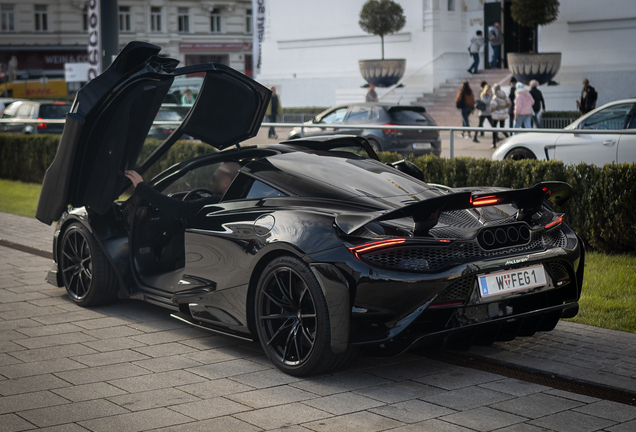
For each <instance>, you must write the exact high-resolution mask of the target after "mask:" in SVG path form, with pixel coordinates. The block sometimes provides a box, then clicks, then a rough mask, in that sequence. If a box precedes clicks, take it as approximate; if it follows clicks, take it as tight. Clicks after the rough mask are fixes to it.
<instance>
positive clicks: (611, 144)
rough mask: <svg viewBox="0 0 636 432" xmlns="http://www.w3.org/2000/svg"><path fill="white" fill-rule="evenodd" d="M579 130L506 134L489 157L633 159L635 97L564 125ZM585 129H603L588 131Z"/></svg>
mask: <svg viewBox="0 0 636 432" xmlns="http://www.w3.org/2000/svg"><path fill="white" fill-rule="evenodd" d="M565 129H566V130H580V133H578V132H577V133H532V132H530V133H520V134H517V135H513V136H511V137H509V138H506V139H505V140H504V141H502V142H501V144H500V146H499V148H498V149H497V150H496V151H495V152H494V153H493V154H492V158H493V159H498V160H503V159H515V160H517V159H540V160H553V159H556V160H561V161H563V162H565V163H572V164H578V163H581V162H585V163H588V164H593V165H599V166H602V165H605V164H607V163H613V162H616V163H624V162H630V163H631V162H636V135H630V134H623V133H621V130H625V129H631V130H633V131H636V98H634V99H624V100H618V101H614V102H610V103H607V104H605V105H603V106H601V107H599V108H596V109H595V110H592V111H590V112H589V113H587V114H585V115H584V116H582V117H580V118H578V119H577V120H575V121H574V122H573V123H572V124H570V125H569V126H568V127H566V128H565ZM586 130H607V132H608V133H607V134H588V133H586V132H585V131H586Z"/></svg>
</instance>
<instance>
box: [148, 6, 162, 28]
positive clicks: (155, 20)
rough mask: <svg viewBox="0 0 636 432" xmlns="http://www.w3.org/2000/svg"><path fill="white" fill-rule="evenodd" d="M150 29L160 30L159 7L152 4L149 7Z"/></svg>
mask: <svg viewBox="0 0 636 432" xmlns="http://www.w3.org/2000/svg"><path fill="white" fill-rule="evenodd" d="M150 31H151V32H160V31H161V8H160V7H156V6H152V7H151V8H150Z"/></svg>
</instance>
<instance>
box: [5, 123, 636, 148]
mask: <svg viewBox="0 0 636 432" xmlns="http://www.w3.org/2000/svg"><path fill="white" fill-rule="evenodd" d="M293 115H303V116H304V115H307V114H293ZM279 117H280V116H279ZM312 118H313V116H312ZM544 120H548V119H544ZM549 120H554V119H549ZM559 120H571V119H559ZM64 122H65V120H45V119H33V120H28V119H19V120H17V119H0V125H1V124H3V123H14V124H15V123H22V124H25V123H57V124H60V123H64ZM153 124H154V125H175V122H174V121H155V122H153ZM270 126H274V127H280V128H299V129H300V132H301V136H305V129H306V128H308V127H311V128H321V129H327V128H333V129H335V130H336V131H337V130H338V129H339V128H345V127H346V129H347V130H354V129H360V130H364V129H386V125H379V124H366V125H364V124H359V125H350V124H347V125H343V124H342V123H317V124H311V126H308V125H305V124H303V123H291V122H290V123H287V122H285V123H270V122H263V123H261V127H270ZM391 129H393V130H435V131H438V132H439V131H449V132H450V143H449V144H450V157H454V156H455V132H481V131H483V132H509V133H512V134H516V133H550V134H555V133H557V134H582V133H584V134H586V135H601V134H602V135H636V129H622V130H619V129H614V130H606V129H603V130H595V129H572V130H567V129H561V128H559V129H550V128H548V127H545V123H544V127H543V128H541V129H522V128H492V127H481V128H480V127H463V126H397V125H391Z"/></svg>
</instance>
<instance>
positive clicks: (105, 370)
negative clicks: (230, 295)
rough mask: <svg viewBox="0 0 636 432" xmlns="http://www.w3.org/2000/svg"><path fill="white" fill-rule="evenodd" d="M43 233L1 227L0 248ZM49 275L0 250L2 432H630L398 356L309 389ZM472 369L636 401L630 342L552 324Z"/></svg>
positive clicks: (247, 355)
mask: <svg viewBox="0 0 636 432" xmlns="http://www.w3.org/2000/svg"><path fill="white" fill-rule="evenodd" d="M52 230H53V229H52V228H51V227H47V226H46V225H43V224H41V223H39V222H37V221H35V220H34V219H30V218H21V217H18V216H12V215H7V214H4V213H0V239H4V240H7V241H11V242H14V243H19V244H23V245H26V246H29V247H31V248H37V249H42V250H50V245H51V238H52ZM51 264H52V262H51V261H50V260H49V259H45V258H41V257H39V256H34V255H31V254H28V253H25V252H20V251H16V250H14V249H9V248H6V247H2V246H0V432H2V431H22V430H35V429H41V430H47V431H71V432H73V431H87V430H89V431H102V430H103V431H120V430H121V431H136V430H150V429H153V430H163V431H175V432H176V431H197V430H201V431H228V430H231V431H234V432H242V431H246V432H252V431H263V430H281V431H282V430H284V431H285V432H300V431H303V432H307V431H336V430H337V431H338V432H342V431H357V430H360V431H365V432H366V431H385V430H392V431H400V432H407V431H420V430H427V431H429V430H430V431H460V432H461V431H475V430H478V431H482V430H484V431H485V430H495V429H496V430H498V431H515V432H525V431H528V432H532V431H540V430H554V431H570V430H572V431H587V430H590V431H593V430H601V431H608V432H610V431H611V432H622V431H632V430H636V408H635V407H631V406H627V405H623V404H619V403H616V402H610V401H606V400H601V399H597V398H593V397H589V396H582V395H579V394H574V393H569V392H566V391H562V390H556V389H552V388H550V387H546V386H543V385H537V384H532V383H527V382H524V381H518V380H515V379H511V378H507V377H503V376H500V375H497V374H492V373H487V372H481V371H477V370H473V369H467V368H463V367H460V366H455V365H450V364H445V363H442V362H439V361H435V360H430V359H426V358H423V357H419V356H416V355H412V354H407V355H403V356H400V357H398V358H394V359H381V358H368V357H361V358H359V359H357V361H356V362H354V363H353V364H352V365H350V366H349V367H347V368H346V369H345V370H341V371H338V372H337V373H335V374H333V375H325V376H319V377H312V378H307V379H301V378H295V377H290V376H288V375H285V374H283V373H281V372H280V371H278V370H277V369H276V368H274V367H273V366H272V365H271V363H269V361H268V359H267V358H266V357H265V356H264V354H263V352H262V351H261V349H260V346H259V345H258V344H256V343H249V342H244V341H240V340H235V339H233V338H229V337H226V336H220V335H216V334H213V333H209V332H206V331H204V330H200V329H196V328H192V327H190V326H188V325H186V324H184V323H181V322H179V321H176V320H173V319H170V318H169V314H168V311H167V310H164V309H162V308H159V307H157V306H154V305H150V304H146V303H142V302H137V301H120V302H117V303H115V304H113V305H109V306H106V307H99V308H91V309H82V308H80V307H78V306H77V305H75V304H74V303H73V302H72V301H71V300H70V299H69V298H68V296H67V295H66V293H65V290H64V289H60V288H56V287H53V286H51V285H48V284H46V283H44V277H45V275H46V273H47V271H48V270H49V268H50V266H51ZM469 353H470V355H471V356H474V357H485V358H489V359H493V360H496V361H499V362H502V363H504V364H505V363H508V364H512V365H517V366H522V367H525V368H528V369H532V370H540V371H543V372H549V373H553V374H558V375H561V376H565V377H570V378H573V379H578V380H581V381H587V382H592V383H597V384H602V385H605V386H610V387H615V388H619V389H623V390H625V391H629V392H634V393H636V335H634V334H630V333H623V332H616V331H611V330H605V329H600V328H595V327H590V326H584V325H579V324H573V323H568V322H561V323H559V325H558V326H557V328H556V329H555V330H554V331H552V332H548V333H540V334H537V335H535V336H533V337H530V338H519V339H516V340H515V341H512V342H507V343H497V344H495V345H493V346H491V347H475V348H473V349H471V351H469Z"/></svg>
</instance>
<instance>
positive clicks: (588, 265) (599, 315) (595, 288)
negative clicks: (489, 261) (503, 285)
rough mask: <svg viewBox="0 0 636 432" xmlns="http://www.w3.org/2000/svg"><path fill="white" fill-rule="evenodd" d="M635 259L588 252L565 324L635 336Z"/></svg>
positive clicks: (24, 211) (16, 207) (15, 192)
mask: <svg viewBox="0 0 636 432" xmlns="http://www.w3.org/2000/svg"><path fill="white" fill-rule="evenodd" d="M39 196H40V185H39V184H33V183H22V182H18V181H9V180H0V211H1V212H5V213H12V214H17V215H21V216H28V217H35V208H36V206H37V201H38V197H39ZM634 311H636V255H605V254H602V253H596V252H589V253H588V254H587V256H586V262H585V276H584V279H583V295H582V296H581V301H580V310H579V314H578V315H577V316H576V317H574V318H572V319H570V320H568V321H573V322H577V323H581V324H589V325H593V326H596V327H603V328H607V329H613V330H622V331H628V332H636V314H634Z"/></svg>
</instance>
